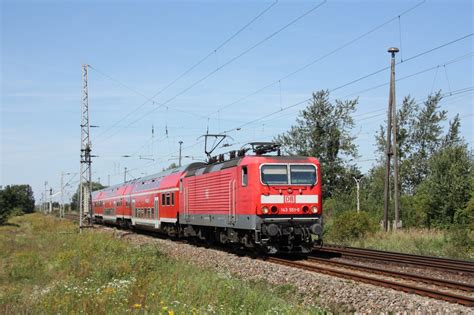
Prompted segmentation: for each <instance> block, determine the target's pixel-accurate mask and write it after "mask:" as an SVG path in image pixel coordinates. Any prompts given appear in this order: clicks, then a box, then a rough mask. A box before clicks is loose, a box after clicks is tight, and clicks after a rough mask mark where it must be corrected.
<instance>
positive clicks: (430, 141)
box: [376, 91, 459, 194]
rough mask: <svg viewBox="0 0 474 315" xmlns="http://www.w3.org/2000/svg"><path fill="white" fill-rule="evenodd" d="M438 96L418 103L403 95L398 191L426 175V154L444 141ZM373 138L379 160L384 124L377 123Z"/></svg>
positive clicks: (412, 188)
mask: <svg viewBox="0 0 474 315" xmlns="http://www.w3.org/2000/svg"><path fill="white" fill-rule="evenodd" d="M441 99H442V96H441V91H439V92H437V93H435V94H432V95H428V98H427V99H426V101H425V102H423V104H421V105H419V104H417V103H416V101H415V100H414V99H413V98H412V97H410V96H407V97H405V98H404V99H403V102H402V105H401V107H400V109H399V110H398V112H397V135H396V136H397V142H398V156H399V168H400V171H399V174H400V183H401V192H402V193H405V194H414V193H415V189H416V187H417V186H418V185H419V184H420V183H421V182H423V180H424V179H425V178H426V176H427V175H428V164H429V159H430V157H431V156H432V155H433V154H434V153H435V152H437V151H438V150H439V149H440V148H441V146H442V145H443V142H444V141H445V139H444V138H443V135H442V134H443V126H442V122H443V121H445V120H446V113H447V112H446V111H444V110H440V109H439V107H440V106H439V102H440V101H441ZM454 127H455V126H454ZM458 128H459V126H458ZM376 141H377V151H378V153H379V156H380V157H381V158H382V159H381V161H383V160H384V158H385V143H386V136H385V129H384V126H380V131H379V132H378V134H377V135H376Z"/></svg>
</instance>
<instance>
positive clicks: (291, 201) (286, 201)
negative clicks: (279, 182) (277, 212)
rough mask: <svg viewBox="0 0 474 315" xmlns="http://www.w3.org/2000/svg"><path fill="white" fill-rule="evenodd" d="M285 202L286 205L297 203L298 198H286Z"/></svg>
mask: <svg viewBox="0 0 474 315" xmlns="http://www.w3.org/2000/svg"><path fill="white" fill-rule="evenodd" d="M283 200H284V202H285V203H295V202H296V196H284V199H283Z"/></svg>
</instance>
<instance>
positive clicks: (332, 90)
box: [224, 33, 474, 133]
mask: <svg viewBox="0 0 474 315" xmlns="http://www.w3.org/2000/svg"><path fill="white" fill-rule="evenodd" d="M472 35H474V34H473V33H471V34H468V35H465V36H462V37H460V38H457V39H455V40H452V41H449V42H447V43H444V44H442V45H439V46H436V47H434V48H431V49H429V50H426V51H423V52H421V53H419V54H417V55H415V56H412V57H410V58H407V59H405V60H404V61H403V63H406V62H408V61H411V60H414V59H416V58H419V57H421V56H424V55H426V54H428V53H431V52H433V51H436V50H438V49H441V48H444V47H446V46H449V45H452V44H454V43H457V42H459V41H461V40H464V39H466V38H468V37H471V36H472ZM400 63H401V62H398V63H397V64H400ZM387 69H390V66H388V67H383V68H381V69H379V70H376V71H373V72H371V73H369V74H366V75H364V76H362V77H359V78H357V79H354V80H352V81H349V82H347V83H344V84H342V85H340V86H337V87H335V88H333V89H331V90H329V92H334V91H337V90H339V89H342V88H344V87H347V86H349V85H352V84H354V83H356V82H359V81H362V80H365V79H367V78H369V77H372V76H374V75H376V74H379V73H381V72H383V71H385V70H387ZM311 99H312V98H307V99H305V100H302V101H300V102H297V103H295V104H292V105H289V106H286V107H283V108H281V109H279V110H276V111H274V112H272V113H269V114H267V115H264V116H261V117H259V118H256V119H253V120H251V121H249V122H246V123H244V124H242V125H240V126H238V127H235V128H232V129H229V130H226V131H224V133H228V132H232V131H236V130H237V129H241V128H242V127H245V126H247V125H250V124H252V123H254V122H257V121H260V120H262V119H265V118H267V117H270V116H273V115H275V114H277V113H280V112H283V111H286V110H288V109H290V108H293V107H296V106H298V105H301V104H304V103H306V102H308V101H310V100H311Z"/></svg>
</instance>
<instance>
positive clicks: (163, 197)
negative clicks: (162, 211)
mask: <svg viewBox="0 0 474 315" xmlns="http://www.w3.org/2000/svg"><path fill="white" fill-rule="evenodd" d="M161 205H162V206H164V205H165V194H161Z"/></svg>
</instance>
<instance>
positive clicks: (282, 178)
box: [261, 165, 288, 185]
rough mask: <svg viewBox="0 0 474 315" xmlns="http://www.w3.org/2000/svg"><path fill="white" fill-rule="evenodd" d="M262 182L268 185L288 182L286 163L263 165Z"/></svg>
mask: <svg viewBox="0 0 474 315" xmlns="http://www.w3.org/2000/svg"><path fill="white" fill-rule="evenodd" d="M261 176H262V182H263V183H264V184H268V185H285V184H288V167H287V166H286V165H263V166H262V174H261Z"/></svg>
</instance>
